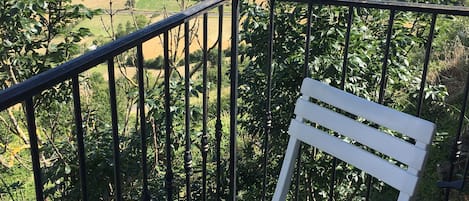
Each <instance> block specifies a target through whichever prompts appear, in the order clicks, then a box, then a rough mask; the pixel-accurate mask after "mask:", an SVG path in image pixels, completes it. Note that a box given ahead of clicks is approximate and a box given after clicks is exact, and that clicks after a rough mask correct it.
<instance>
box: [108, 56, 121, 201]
mask: <svg viewBox="0 0 469 201" xmlns="http://www.w3.org/2000/svg"><path fill="white" fill-rule="evenodd" d="M108 74H109V75H108V76H109V99H110V100H109V101H110V103H111V118H112V142H113V143H112V145H113V147H112V148H113V153H114V154H113V161H114V184H115V189H114V191H115V197H116V200H117V201H121V200H122V190H121V189H122V188H121V174H120V150H119V127H118V125H117V101H116V80H115V75H114V59H113V58H111V59H109V60H108Z"/></svg>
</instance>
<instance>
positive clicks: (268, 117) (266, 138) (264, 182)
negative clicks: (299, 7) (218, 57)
mask: <svg viewBox="0 0 469 201" xmlns="http://www.w3.org/2000/svg"><path fill="white" fill-rule="evenodd" d="M274 9H275V0H270V8H269V12H270V13H269V48H268V50H267V51H268V52H267V59H268V61H267V62H268V63H267V87H266V90H267V91H266V95H267V97H266V104H265V115H266V119H265V125H264V143H263V147H264V150H263V151H264V160H263V162H262V166H263V168H264V170H263V179H262V200H263V201H265V200H266V191H267V160H269V159H268V158H269V135H270V130H271V129H272V112H271V111H270V109H271V106H272V100H271V96H272V68H273V66H272V65H273V51H274Z"/></svg>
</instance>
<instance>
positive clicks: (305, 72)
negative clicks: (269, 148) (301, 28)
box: [295, 3, 313, 201]
mask: <svg viewBox="0 0 469 201" xmlns="http://www.w3.org/2000/svg"><path fill="white" fill-rule="evenodd" d="M307 12H308V14H307V18H308V19H307V20H306V24H307V25H306V41H305V43H306V45H305V63H304V67H303V78H306V77H309V74H310V72H309V49H310V45H311V17H312V14H313V4H312V3H308V11H307ZM302 153H303V145H302V144H301V143H300V146H299V148H298V159H297V162H296V175H295V200H296V201H298V200H300V175H301V174H300V173H301V172H300V171H301V155H302Z"/></svg>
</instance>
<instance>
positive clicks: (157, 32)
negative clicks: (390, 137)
mask: <svg viewBox="0 0 469 201" xmlns="http://www.w3.org/2000/svg"><path fill="white" fill-rule="evenodd" d="M282 1H283V0H282ZM291 2H297V3H299V4H305V3H306V4H307V6H308V8H307V9H308V11H307V29H306V33H305V35H306V37H305V39H306V41H305V49H306V50H309V49H311V48H314V47H311V46H310V43H309V41H311V38H310V37H311V35H312V33H311V30H312V27H311V25H312V22H311V18H312V10H313V6H317V5H334V6H344V7H346V8H348V14H347V18H346V19H347V23H346V34H345V42H344V48H343V50H344V52H343V58H342V71H341V79H340V86H339V87H340V88H341V89H345V86H346V80H347V79H346V78H347V74H348V66H349V55H348V54H349V43H350V33H351V27H352V26H353V13H354V10H356V9H360V8H375V9H384V10H389V11H390V16H389V20H388V25H387V30H386V39H385V45H384V55H383V60H382V61H383V62H382V67H381V75H380V76H381V79H380V83H379V95H378V100H377V102H378V103H384V95H385V92H386V85H387V83H386V82H387V76H388V65H389V64H388V60H389V51H390V44H391V41H392V34H393V24H394V19H395V15H396V12H398V11H411V12H420V13H429V14H431V16H432V17H431V22H430V31H429V34H428V37H427V40H426V47H425V53H424V61H423V67H422V74H421V81H420V89H419V93H418V98H417V99H418V101H417V113H416V116H421V114H422V107H423V102H424V96H425V91H424V89H425V84H426V83H427V81H426V79H427V73H428V68H429V62H430V56H431V51H432V41H433V38H434V35H435V32H434V31H435V24H436V21H437V19H438V17H439V16H445V15H452V16H469V8H467V7H457V6H443V5H431V4H421V3H404V2H388V1H359V0H333V1H322V0H311V1H308V0H292V1H291ZM225 3H227V1H225V0H206V1H202V2H201V3H199V4H197V5H196V6H194V7H191V8H189V9H188V10H186V11H183V12H181V13H178V14H175V15H173V16H170V17H168V18H166V19H164V20H162V21H160V22H157V23H155V24H152V25H150V26H148V27H146V28H143V29H141V30H139V31H136V32H134V33H132V34H129V35H127V36H124V37H122V38H119V39H117V40H116V41H114V42H111V43H109V44H107V45H104V46H102V47H100V48H98V49H97V50H95V51H92V52H89V53H87V54H84V55H82V56H80V57H78V58H76V59H73V60H71V61H69V62H67V63H65V64H63V65H60V66H59V67H56V68H54V69H51V70H49V71H47V72H44V73H41V74H38V75H36V76H35V77H32V78H30V79H28V80H26V81H24V82H22V83H20V84H18V85H15V86H12V87H11V88H8V89H5V90H3V91H1V92H0V111H4V110H6V109H7V108H9V107H12V106H13V105H15V104H18V103H22V104H24V106H25V113H26V117H27V128H28V133H29V140H30V141H29V143H30V146H31V157H32V159H31V161H32V166H33V173H34V183H35V192H36V199H37V200H44V199H45V198H44V186H43V182H42V178H41V177H42V176H41V166H40V157H39V148H38V139H37V131H36V118H35V108H34V102H33V99H34V97H35V96H37V95H39V94H40V93H41V92H43V91H45V90H48V89H50V88H52V87H54V86H55V85H57V84H60V83H63V82H66V81H69V80H71V81H72V93H73V94H72V95H73V105H74V120H75V121H74V122H75V127H76V138H77V147H78V148H77V149H78V156H79V157H78V159H79V166H80V167H79V175H80V176H79V178H80V184H81V185H80V187H81V189H80V191H81V196H82V199H83V200H88V197H89V189H88V186H87V178H86V175H87V166H86V163H85V161H86V153H85V148H84V147H85V142H84V131H83V129H82V128H83V117H82V108H81V102H80V85H79V84H80V83H79V75H80V74H81V73H83V72H85V71H87V70H89V69H91V68H94V67H96V66H97V65H99V64H101V63H104V62H107V70H108V75H109V79H108V84H109V95H110V105H111V107H110V108H111V119H112V125H111V127H112V141H113V163H114V166H113V168H114V173H115V174H114V184H115V185H114V189H113V191H114V192H115V193H114V196H115V200H123V198H122V188H123V187H122V186H121V184H122V180H123V179H122V178H121V177H122V176H121V174H119V173H120V172H121V162H120V158H121V156H120V147H119V141H120V140H119V128H118V127H119V125H118V111H117V108H118V105H117V101H116V97H117V94H116V80H115V77H114V75H115V72H114V69H115V63H114V58H115V57H116V56H117V55H119V54H121V53H123V52H125V51H128V50H130V49H132V48H135V47H136V48H137V79H138V97H139V99H138V107H137V108H138V110H139V111H138V115H139V116H138V119H139V121H140V127H139V130H140V134H141V136H140V138H141V147H140V149H141V163H140V164H141V171H142V189H141V193H142V199H143V200H150V199H151V197H152V192H151V191H150V190H149V184H148V177H149V175H148V168H147V166H148V165H147V157H146V156H147V154H146V152H147V142H146V138H147V136H146V133H147V131H146V130H147V127H146V126H145V124H144V123H143V122H145V121H146V119H147V117H146V111H145V109H146V103H145V95H146V94H145V87H144V86H145V83H144V79H145V78H144V74H143V72H144V65H143V64H144V58H143V48H142V44H143V43H144V42H145V41H147V40H150V39H153V38H155V37H161V35H162V38H163V50H164V111H165V118H164V121H165V125H166V126H165V129H164V134H165V135H164V137H165V158H166V160H165V168H166V171H165V183H164V188H165V190H166V199H167V200H175V199H176V198H174V195H175V189H174V174H175V173H174V172H173V168H174V167H173V163H172V162H173V158H174V156H173V155H172V153H173V152H172V148H171V146H172V143H171V142H172V140H171V137H172V133H173V127H172V126H173V123H174V122H173V117H172V115H171V106H172V105H171V103H172V101H173V100H172V97H171V91H170V87H171V86H170V79H171V77H170V70H171V66H170V58H169V57H170V56H169V53H168V52H169V49H170V47H169V46H170V45H169V41H170V36H169V31H170V30H171V29H174V28H176V27H179V26H183V30H184V37H185V38H184V43H185V44H186V47H185V49H184V62H185V63H184V69H185V71H184V76H183V77H184V112H185V117H184V133H185V136H184V141H185V142H184V147H185V151H184V152H183V154H184V156H183V158H184V164H183V166H184V174H185V180H184V181H185V182H184V183H185V194H184V195H185V200H191V199H192V197H191V195H192V194H193V193H192V190H193V189H191V188H192V183H193V181H192V180H191V179H192V176H191V175H192V174H193V167H192V165H193V164H192V153H191V147H192V143H193V142H194V140H193V139H191V132H192V131H191V129H192V128H191V127H190V126H191V117H190V113H191V111H190V110H191V108H190V101H191V97H190V93H191V91H190V87H191V84H190V83H191V80H190V74H189V73H190V68H191V66H190V63H189V56H190V52H189V43H190V42H189V35H190V29H189V25H190V24H189V22H190V20H192V19H194V18H195V17H197V16H202V17H203V19H202V21H203V26H202V29H203V30H202V32H203V36H202V38H203V39H202V41H203V44H202V51H203V56H202V62H201V65H202V88H203V90H202V92H203V94H202V134H201V138H200V144H201V147H202V148H201V155H202V160H201V161H202V162H201V172H202V177H201V180H202V184H201V185H202V187H201V189H202V190H201V196H200V199H202V200H207V199H208V195H207V194H208V188H209V187H208V186H207V180H208V176H207V175H208V168H209V167H208V166H207V163H208V162H207V161H208V160H209V159H208V152H209V148H210V147H209V142H208V137H209V134H208V130H209V128H208V120H209V117H208V109H209V105H208V92H207V91H208V90H207V88H208V81H209V80H208V72H207V69H208V63H207V61H208V49H209V47H208V43H207V41H208V34H207V33H208V25H207V21H208V15H209V14H208V13H207V12H208V11H209V10H212V9H214V8H218V16H217V17H218V18H219V22H218V39H217V43H218V44H217V47H218V48H217V49H218V51H217V74H216V75H217V76H216V77H217V80H216V86H217V89H216V104H215V105H216V115H215V118H216V123H215V141H216V142H215V145H214V147H215V148H214V149H215V154H214V156H215V157H214V158H215V159H214V160H215V164H216V165H215V166H216V167H215V175H216V176H215V188H214V191H215V200H221V199H222V198H228V199H230V200H236V199H237V192H238V190H237V188H238V187H237V179H238V178H237V152H236V149H237V121H238V116H237V113H238V108H237V106H238V105H237V100H238V43H239V39H238V32H239V22H240V17H239V1H237V0H233V1H232V2H231V7H230V8H231V9H232V10H231V22H232V24H231V44H230V48H231V50H230V71H229V72H230V80H229V81H230V86H229V87H230V99H229V102H230V110H229V112H230V115H229V116H230V121H229V125H228V126H229V128H230V129H229V170H228V174H229V178H228V180H229V190H228V192H229V193H228V195H225V193H224V192H222V191H223V189H225V187H224V186H222V185H223V184H224V181H222V176H221V175H222V174H223V169H222V160H223V159H222V157H221V155H222V153H221V146H222V145H221V142H222V137H223V136H222V128H223V127H222V121H221V115H222V114H221V112H222V109H221V108H222V87H221V86H222V79H221V78H222V63H223V61H222V60H223V59H222V47H223V46H222V41H223V40H222V35H223V32H222V30H223V26H224V25H223V17H224V10H223V4H225ZM276 3H278V1H276V0H270V20H269V23H270V26H269V28H268V31H269V34H268V36H269V39H268V40H269V41H268V46H269V48H268V49H267V55H268V66H269V68H268V71H267V74H268V76H267V78H266V83H267V87H266V93H265V94H267V95H266V97H267V99H266V100H265V101H266V105H265V115H266V118H265V122H264V123H265V124H264V132H265V135H264V139H263V146H262V147H263V161H262V167H263V171H262V172H263V181H262V183H263V186H262V192H259V198H262V200H267V199H268V196H267V195H268V194H271V193H272V192H270V193H269V189H268V187H267V183H268V181H267V174H268V171H267V167H268V166H269V165H270V164H269V157H270V156H269V153H270V150H269V141H270V137H271V136H270V132H271V130H272V129H275V128H273V127H272V109H271V107H272V105H271V99H272V97H271V96H272V93H271V92H272V74H273V69H272V66H273V61H274V48H275V47H274V42H275V37H276V34H288V33H275V24H274V17H275V14H276V13H275V4H276ZM311 58H312V55H310V51H305V55H304V61H305V64H304V68H303V73H302V74H303V77H306V76H308V75H310V74H311V72H310V66H309V62H310V60H311ZM298 79H300V78H298ZM468 91H469V74H468V78H467V79H466V83H465V91H464V101H463V102H462V104H461V105H462V108H461V110H460V111H461V112H460V117H459V121H458V122H457V124H458V127H457V133H456V137H455V141H454V143H453V146H452V153H451V156H456V154H457V151H458V148H457V145H458V141H459V139H460V137H461V133H462V130H463V122H464V118H465V111H466V107H467V96H468ZM300 155H301V148H300ZM299 158H301V157H299ZM451 160H452V161H451V162H452V163H451V164H453V163H454V160H455V157H451ZM468 160H469V157H468ZM301 163H302V162H301V160H298V161H297V169H298V170H297V175H296V177H295V182H296V184H295V187H296V189H295V193H294V197H295V198H296V200H301V198H300V197H299V188H298V186H299V181H300V179H301V175H300V172H301V170H300V169H301ZM337 163H338V161H337V160H334V162H333V166H334V167H333V168H332V169H333V170H334V171H333V172H332V173H331V174H332V175H333V176H332V180H331V181H330V184H329V192H328V193H329V194H330V196H329V200H334V197H333V195H334V186H335V185H336V178H335V174H336V173H335V170H336V166H337ZM465 164H466V165H465V170H464V176H463V177H462V178H466V173H467V167H468V164H469V161H466V162H465ZM450 169H451V172H450V175H453V174H454V172H453V169H454V167H453V166H451V168H450ZM371 184H372V178H371V177H368V178H367V189H368V191H367V193H366V194H367V195H366V196H367V200H368V199H369V196H370V189H371V187H370V186H371ZM435 185H436V184H435ZM440 186H441V187H442V188H448V189H451V188H452V189H462V187H463V186H464V179H463V180H458V181H451V178H450V181H445V182H442V183H440ZM161 188H163V187H161ZM449 192H450V191H449V190H447V191H446V199H448V198H449Z"/></svg>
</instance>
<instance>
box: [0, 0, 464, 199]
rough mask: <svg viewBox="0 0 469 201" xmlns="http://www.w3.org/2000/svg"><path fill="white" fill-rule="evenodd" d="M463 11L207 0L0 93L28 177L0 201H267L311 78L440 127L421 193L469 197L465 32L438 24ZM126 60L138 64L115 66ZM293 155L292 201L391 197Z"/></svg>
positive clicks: (371, 183)
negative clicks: (152, 54) (153, 43)
mask: <svg viewBox="0 0 469 201" xmlns="http://www.w3.org/2000/svg"><path fill="white" fill-rule="evenodd" d="M240 10H241V11H242V12H241V13H240ZM383 16H384V17H383ZM468 16H469V8H468V7H462V6H446V5H435V4H423V3H404V2H388V1H358V0H335V1H322V0H311V1H304V0H292V1H284V0H282V1H275V0H271V1H270V2H269V3H266V2H264V3H261V2H258V4H245V3H242V4H240V2H239V1H227V0H206V1H202V2H200V3H198V4H196V5H195V6H193V7H191V8H189V9H187V10H185V11H183V12H180V13H177V14H174V15H171V16H169V17H168V18H165V19H163V20H161V21H159V22H156V23H154V24H151V25H149V26H147V27H145V28H143V29H140V30H138V31H135V32H133V33H131V34H129V35H126V36H123V37H121V38H118V39H117V40H115V41H113V42H110V43H108V44H106V45H103V46H101V47H98V48H97V49H96V50H93V51H90V52H87V53H85V54H83V55H81V56H79V57H77V58H74V59H72V60H70V61H68V62H66V63H63V64H61V65H59V66H57V67H55V68H52V69H50V70H48V71H45V72H42V73H38V74H37V75H35V76H33V77H31V78H29V79H27V80H25V81H23V82H21V83H19V84H16V85H13V86H11V87H9V88H6V89H4V90H3V91H0V111H2V112H1V113H0V117H1V118H2V122H3V125H2V127H0V130H2V132H5V133H6V132H9V133H12V136H16V137H17V138H18V139H20V140H23V141H24V144H26V147H25V148H20V149H21V150H23V149H24V150H23V151H22V152H20V151H21V150H20V151H18V152H16V153H15V154H18V155H19V154H21V155H22V156H23V157H24V158H25V156H27V157H29V158H28V161H23V162H24V163H25V164H23V166H24V167H25V168H26V169H30V174H31V175H32V176H31V177H33V178H29V179H28V176H24V175H23V176H22V178H21V179H20V178H19V179H18V181H4V180H2V184H3V187H0V190H2V191H0V198H1V199H6V200H28V199H34V198H35V199H36V200H55V199H59V200H60V199H62V200H191V199H194V200H236V199H239V200H269V199H271V197H272V195H273V191H274V189H275V182H276V178H277V177H278V173H279V171H280V166H281V162H282V157H283V154H284V152H285V149H286V144H287V139H288V134H287V133H286V128H287V127H288V123H289V120H290V119H291V118H292V116H293V107H294V101H293V100H295V99H296V98H297V97H298V96H299V95H300V94H299V87H300V84H301V81H302V78H304V77H313V78H315V79H318V80H321V81H323V82H326V83H328V84H330V85H333V86H335V87H337V88H340V89H343V90H346V91H348V92H351V93H354V94H356V95H358V96H361V97H365V98H367V99H370V100H372V101H376V102H378V103H380V104H385V105H387V106H389V107H393V108H395V109H398V110H401V111H404V112H407V113H409V114H412V115H415V116H418V117H421V118H424V119H427V120H430V121H432V122H435V123H436V124H437V125H438V132H437V135H436V137H435V139H434V143H433V145H432V150H431V152H430V159H429V161H428V163H427V165H426V166H427V168H426V171H425V173H424V174H423V176H422V178H423V179H422V182H421V183H422V184H421V185H420V187H419V192H418V194H417V195H416V198H417V200H431V199H434V200H442V199H444V200H464V196H467V191H464V189H465V188H464V184H465V180H466V178H467V175H466V174H467V167H468V164H469V163H468V162H469V157H467V152H468V150H467V148H466V147H467V146H468V145H467V144H466V143H469V142H467V141H466V140H465V139H467V137H468V134H466V132H469V131H466V129H465V128H466V127H467V123H468V122H467V121H468V119H467V116H466V112H467V110H468V109H467V98H468V94H469V74H468V73H467V72H466V71H467V66H468V65H469V63H468V61H467V57H468V50H467V42H468V41H469V40H468V36H469V34H468V32H467V30H466V32H464V30H461V32H460V33H459V32H458V33H457V34H464V33H465V34H466V35H465V37H466V38H465V39H464V38H461V37H462V36H461V37H457V38H458V40H461V41H459V42H460V43H454V41H453V39H454V38H450V37H448V38H446V40H445V38H443V39H442V38H441V37H439V35H438V34H439V33H443V32H444V30H445V28H447V27H448V26H457V25H456V21H457V20H459V21H460V22H462V29H464V28H466V29H467V26H468V24H467V21H468V20H467V19H468ZM209 18H211V19H213V18H215V20H209ZM226 19H230V21H231V24H226V23H224V22H227V20H226ZM209 22H210V23H209ZM440 22H441V23H440ZM453 22H454V24H453ZM195 24H197V26H200V30H194V29H193V27H194V25H195ZM460 25H461V23H460ZM460 25H459V26H460ZM464 25H465V26H466V27H464ZM445 26H446V27H445ZM226 27H229V28H228V29H229V30H230V31H231V32H230V33H224V31H226V30H228V29H227V28H226ZM176 32H178V33H180V35H178V37H175V35H174V34H175V33H176ZM211 33H216V34H215V36H216V38H209V35H212V34H211ZM227 35H230V37H226V36H227ZM179 36H180V37H179ZM196 36H197V37H198V38H197V39H194V38H195V37H196ZM155 39H160V41H161V43H158V45H160V46H159V47H155V49H156V48H160V49H162V50H163V51H162V52H163V55H162V58H163V60H162V63H161V64H148V63H147V61H148V59H154V58H144V55H146V52H145V51H144V50H148V48H143V47H144V45H145V44H146V43H145V42H147V41H149V40H155ZM464 40H466V41H464ZM435 43H438V44H436V45H435ZM445 43H446V44H462V45H459V46H458V45H453V46H445V45H443V44H445ZM176 44H179V47H177V46H176ZM194 44H198V46H197V45H194ZM286 44H288V45H286ZM464 44H465V46H464ZM434 46H436V47H438V48H440V49H436V48H435V47H434ZM227 47H228V48H227ZM442 47H445V48H446V47H447V48H449V49H441V48H442ZM450 47H451V48H450ZM464 48H466V49H464ZM197 49H199V52H201V55H200V56H199V57H192V56H191V55H193V53H194V52H196V51H197ZM178 52H179V53H178ZM178 54H180V55H181V58H179V57H178ZM128 55H131V56H132V58H135V60H134V61H133V60H132V62H133V63H135V65H133V66H131V67H123V66H122V61H123V60H125V59H126V58H128ZM409 58H412V59H409ZM442 58H450V60H451V59H452V60H451V61H452V62H453V63H451V61H449V60H448V61H447V62H446V63H444V62H437V60H444V59H442ZM409 61H412V62H411V63H409ZM458 62H459V63H458ZM453 64H454V66H451V65H453ZM441 65H448V66H441ZM455 66H458V67H459V68H456V67H455ZM434 68H439V70H438V71H436V70H434ZM97 69H98V70H97ZM99 69H105V70H104V71H102V70H101V71H100V70H99ZM155 69H157V70H155ZM127 70H128V71H132V70H133V71H134V72H135V73H134V74H131V73H128V71H127ZM96 71H99V72H101V75H98V76H96V73H93V72H96ZM435 72H439V73H435ZM93 80H94V82H93ZM96 83H104V86H103V84H101V85H96ZM103 99H104V100H105V102H97V100H103ZM52 111H53V112H52ZM142 122H143V123H142ZM58 125H62V126H63V128H60V129H58V128H57V126H58ZM14 126H16V128H14ZM23 129H24V130H25V135H24V136H23V138H21V137H19V134H14V133H15V130H23ZM5 136H6V135H5ZM16 137H14V138H16ZM18 139H16V140H17V141H18ZM0 140H2V141H0V145H3V146H0V151H1V152H0V154H4V155H5V153H10V152H13V151H12V150H13V149H14V147H7V146H6V145H4V142H5V141H14V140H15V139H1V138H0ZM5 144H6V143H5ZM300 153H301V154H300V155H301V156H300V160H297V164H296V168H297V171H296V173H295V175H296V176H295V178H294V181H293V182H292V183H293V185H292V188H291V189H292V190H291V192H290V193H289V195H288V197H289V198H290V199H291V200H294V199H296V200H326V199H328V200H358V199H361V198H366V199H367V200H368V199H371V200H373V199H374V200H381V198H383V197H385V198H391V199H392V198H393V196H395V195H397V194H396V192H395V191H393V189H391V188H390V187H389V186H386V185H384V184H383V183H381V182H380V181H377V180H375V179H373V178H371V177H370V176H367V175H365V174H363V173H362V172H360V171H357V170H356V169H354V168H353V167H351V166H347V165H346V164H343V163H341V162H339V161H336V160H333V159H332V157H330V156H326V155H325V154H324V153H321V152H318V151H317V150H315V149H313V148H311V147H308V146H302V147H301V151H300ZM15 154H11V157H13V158H12V159H11V160H14V158H15V157H17V155H15ZM0 159H1V158H0ZM0 162H1V161H0ZM0 165H3V166H0V170H1V171H2V172H0V173H1V174H5V175H6V174H14V173H10V172H7V168H4V166H5V167H6V166H9V164H7V163H5V164H4V163H3V162H2V163H0ZM12 167H13V166H12ZM23 174H29V173H23ZM24 178H26V179H24ZM28 181H29V183H28ZM18 186H23V187H24V188H25V189H28V188H29V191H31V192H32V191H34V193H31V192H30V193H29V194H33V195H34V198H31V197H25V196H24V194H28V193H27V192H26V193H25V192H20V191H16V190H15V188H16V187H18ZM33 189H34V190H33ZM26 191H28V190H26ZM466 199H467V198H466Z"/></svg>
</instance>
